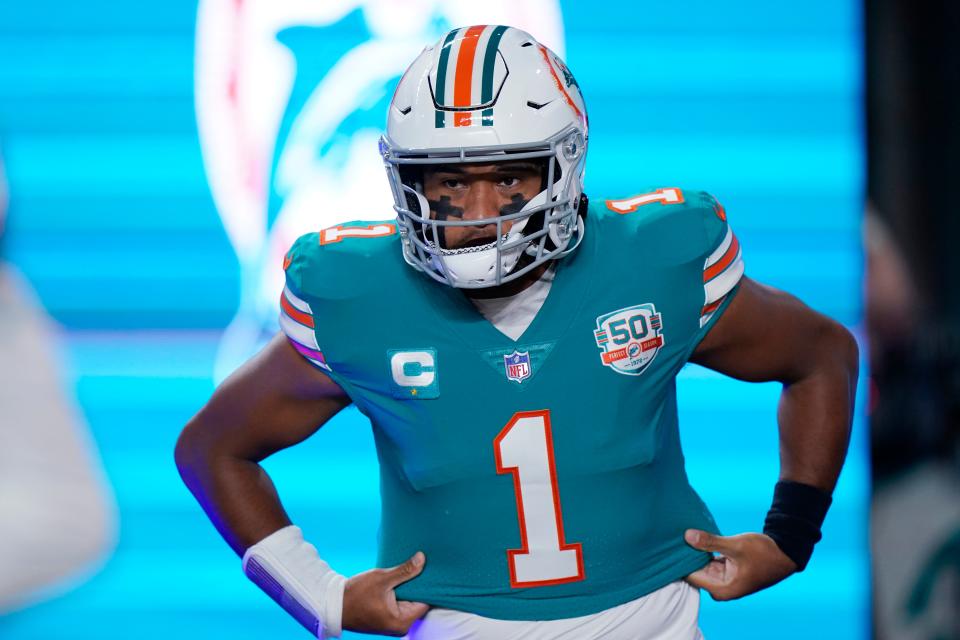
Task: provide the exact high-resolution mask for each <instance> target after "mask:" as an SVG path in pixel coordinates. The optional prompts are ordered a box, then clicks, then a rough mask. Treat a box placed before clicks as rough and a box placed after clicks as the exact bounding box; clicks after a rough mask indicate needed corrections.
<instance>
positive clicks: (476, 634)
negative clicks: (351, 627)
mask: <svg viewBox="0 0 960 640" xmlns="http://www.w3.org/2000/svg"><path fill="white" fill-rule="evenodd" d="M699 615H700V591H699V589H695V588H693V587H691V586H690V585H689V584H687V583H686V582H684V581H682V580H678V581H676V582H671V583H670V584H668V585H667V586H665V587H663V588H662V589H658V590H657V591H654V592H653V593H650V594H648V595H645V596H643V597H642V598H637V599H636V600H631V601H630V602H625V603H623V604H621V605H618V606H616V607H613V608H611V609H606V610H604V611H600V612H599V613H594V614H591V615H588V616H581V617H579V618H564V619H561V620H540V621H527V620H494V619H492V618H484V617H482V616H478V615H474V614H472V613H465V612H463V611H454V610H452V609H439V608H437V609H431V610H430V611H428V612H427V615H426V616H424V618H423V619H422V620H420V621H418V622H417V623H416V624H415V625H414V626H413V628H412V629H411V630H410V634H409V635H408V636H407V639H408V640H521V639H522V640H594V639H597V640H599V639H600V638H603V639H604V640H702V639H703V635H701V633H700V629H699V626H698V619H699Z"/></svg>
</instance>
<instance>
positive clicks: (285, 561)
mask: <svg viewBox="0 0 960 640" xmlns="http://www.w3.org/2000/svg"><path fill="white" fill-rule="evenodd" d="M349 403H350V398H349V397H348V396H347V395H346V394H345V393H344V392H343V390H342V389H341V388H340V387H339V386H338V385H337V384H336V383H335V382H334V381H333V380H332V379H331V378H330V377H329V376H327V375H325V374H324V373H323V372H322V371H320V370H319V369H317V368H316V367H314V366H312V365H311V364H310V363H309V362H307V360H306V359H305V358H304V357H302V356H301V355H300V354H299V353H297V351H296V350H295V349H294V348H293V347H292V346H291V344H290V343H289V341H288V340H287V338H286V337H284V336H283V335H282V334H278V335H277V336H276V337H275V338H274V339H273V340H271V341H270V343H269V344H268V345H267V346H266V347H265V348H264V349H263V350H262V351H261V352H260V353H258V354H257V355H256V356H254V357H253V358H252V359H251V360H250V361H248V362H247V363H246V364H244V365H243V366H242V367H241V368H240V369H238V370H237V371H236V372H235V373H234V374H233V375H231V376H230V377H229V378H227V379H226V380H225V381H224V382H223V384H222V385H220V387H219V388H218V389H217V390H216V391H215V392H214V394H213V396H212V397H211V398H210V401H209V402H208V403H207V404H206V406H204V407H203V409H201V410H200V412H199V413H197V415H196V416H194V417H193V418H192V419H191V420H190V422H188V423H187V425H186V427H185V428H184V429H183V432H182V433H181V434H180V438H179V440H178V441H177V446H176V451H175V457H176V462H177V468H178V469H179V471H180V475H181V477H182V478H183V480H184V482H185V483H186V484H187V487H189V489H190V491H191V492H192V493H193V495H194V496H195V497H196V498H197V501H198V502H199V503H200V505H201V506H202V507H203V509H204V510H205V511H206V513H207V515H208V516H209V518H210V520H211V521H212V522H213V524H214V526H216V528H217V530H218V531H219V532H220V534H221V535H222V536H223V538H224V539H225V540H226V541H227V543H228V544H229V545H230V546H231V547H232V548H233V550H234V551H236V552H237V554H238V555H241V556H243V557H244V569H245V571H246V573H247V575H248V576H249V577H250V578H251V580H253V581H254V582H256V583H257V584H258V586H260V587H261V588H262V589H264V591H266V592H267V593H268V594H269V595H270V596H271V597H273V598H274V599H275V600H277V602H278V603H279V604H281V606H283V607H284V608H285V609H286V610H287V611H288V612H289V613H290V614H291V615H293V616H294V617H295V618H296V619H297V620H298V622H300V623H301V624H303V625H304V626H305V627H307V628H308V629H309V630H310V631H311V632H313V633H315V634H317V635H323V634H330V635H332V636H336V635H338V634H339V633H340V629H341V628H347V629H353V630H361V631H377V632H380V633H394V634H397V635H402V634H403V633H405V632H406V631H407V629H408V628H409V626H410V625H411V624H412V623H413V621H414V620H416V619H417V618H419V617H421V616H422V615H423V614H424V613H425V611H426V605H423V604H420V603H412V602H398V601H397V600H396V598H395V597H394V594H393V588H394V587H395V586H396V585H398V584H400V583H402V582H405V581H407V580H410V579H411V578H413V577H416V576H417V575H418V574H419V573H420V571H421V570H422V567H423V556H422V554H418V555H417V556H415V557H414V558H411V559H410V560H408V561H407V562H405V563H403V564H401V565H399V566H397V567H393V568H391V569H374V570H372V571H367V572H364V573H361V574H358V575H356V576H354V577H352V578H350V579H349V580H346V579H345V578H344V577H343V576H340V575H339V574H336V573H335V572H334V571H332V570H331V569H330V568H329V566H328V565H327V564H326V563H325V562H323V560H321V559H320V557H319V555H318V554H317V552H316V550H315V549H314V548H313V546H312V545H310V544H309V543H307V542H305V541H304V540H303V537H302V534H301V532H300V530H299V529H298V528H297V527H294V526H292V524H291V521H290V518H289V516H287V514H286V512H285V511H284V509H283V506H282V505H281V503H280V499H279V497H278V495H277V491H276V489H275V488H274V485H273V482H272V481H271V480H270V477H269V476H268V475H267V473H266V472H265V471H264V470H263V468H262V467H261V466H260V464H259V462H260V461H261V460H263V459H264V458H266V457H268V456H269V455H271V454H272V453H275V452H277V451H280V450H281V449H285V448H287V447H290V446H292V445H295V444H297V443H298V442H301V441H303V440H305V439H306V438H307V437H309V436H310V435H311V434H313V433H314V432H316V431H317V429H319V428H320V427H321V426H322V425H323V424H324V423H326V422H327V421H328V420H329V419H330V418H332V417H333V416H334V415H335V414H336V413H337V412H339V411H340V410H341V409H343V408H344V407H345V406H347V405H348V404H349Z"/></svg>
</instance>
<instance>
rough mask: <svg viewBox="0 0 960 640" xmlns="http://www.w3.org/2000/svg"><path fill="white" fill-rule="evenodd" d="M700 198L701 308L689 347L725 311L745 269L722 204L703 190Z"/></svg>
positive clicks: (693, 345) (704, 333)
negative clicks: (702, 234) (702, 227)
mask: <svg viewBox="0 0 960 640" xmlns="http://www.w3.org/2000/svg"><path fill="white" fill-rule="evenodd" d="M701 197H702V201H703V204H704V206H703V207H702V209H701V210H700V211H701V214H700V215H701V217H702V221H703V225H704V231H705V233H704V236H703V237H704V238H705V244H704V246H703V249H702V252H701V256H702V258H701V259H702V265H703V280H702V291H703V305H702V306H701V308H700V320H699V324H700V328H699V331H697V332H696V334H695V335H694V339H693V344H692V347H695V346H696V345H697V344H699V342H700V341H701V340H702V339H703V338H704V336H706V334H707V333H708V332H709V330H710V328H711V327H712V326H713V324H714V323H715V322H716V321H717V319H719V317H720V316H721V315H722V314H723V312H724V311H725V310H726V308H727V305H728V304H729V302H730V300H732V299H733V296H734V295H735V294H736V289H737V285H739V284H740V279H741V278H742V277H743V269H744V263H743V251H742V249H741V247H740V241H739V240H738V239H737V236H736V234H735V233H734V231H733V229H732V228H731V226H730V223H729V221H728V220H727V213H726V211H725V210H724V208H723V205H721V204H720V203H719V202H718V201H717V200H716V199H715V198H714V197H713V196H711V195H709V194H706V193H703V194H701Z"/></svg>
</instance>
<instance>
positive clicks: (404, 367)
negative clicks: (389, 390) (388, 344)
mask: <svg viewBox="0 0 960 640" xmlns="http://www.w3.org/2000/svg"><path fill="white" fill-rule="evenodd" d="M435 366H436V365H435V363H434V360H433V354H432V353H430V352H429V351H400V352H397V353H395V354H393V356H392V357H391V358H390V372H391V373H392V374H393V381H394V382H396V383H397V384H398V385H400V386H401V387H429V386H430V385H432V384H433V381H434V380H435V379H436V377H437V374H436V369H435Z"/></svg>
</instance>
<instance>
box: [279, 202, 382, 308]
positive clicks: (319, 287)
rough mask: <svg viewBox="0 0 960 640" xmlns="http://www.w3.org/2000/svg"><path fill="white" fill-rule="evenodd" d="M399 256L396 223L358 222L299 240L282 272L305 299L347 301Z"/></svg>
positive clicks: (294, 245) (288, 284)
mask: <svg viewBox="0 0 960 640" xmlns="http://www.w3.org/2000/svg"><path fill="white" fill-rule="evenodd" d="M400 256H401V252H400V246H399V235H398V234H397V223H396V221H383V220H378V221H367V220H359V221H353V222H344V223H341V224H338V225H336V226H333V227H328V228H327V229H323V230H322V231H318V232H314V233H308V234H305V235H303V236H300V237H299V238H298V239H297V240H296V242H294V243H293V246H292V247H290V250H289V251H288V252H287V255H286V256H285V257H284V260H283V269H284V271H285V272H286V281H287V287H289V288H290V289H291V290H293V291H294V292H295V293H297V294H298V295H300V296H302V297H321V298H328V297H348V296H349V295H350V293H351V292H354V293H356V292H358V289H359V288H360V287H358V285H359V284H361V283H363V282H365V281H367V280H368V279H369V278H368V276H369V277H374V276H375V274H376V273H377V271H378V270H382V268H383V266H384V264H385V263H387V264H390V265H391V266H392V262H393V261H394V259H396V258H400Z"/></svg>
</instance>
